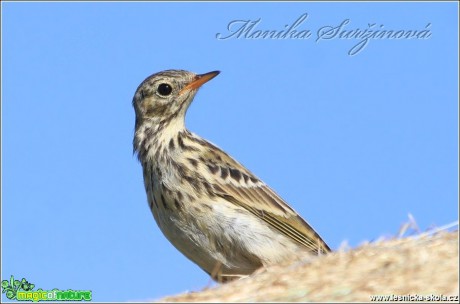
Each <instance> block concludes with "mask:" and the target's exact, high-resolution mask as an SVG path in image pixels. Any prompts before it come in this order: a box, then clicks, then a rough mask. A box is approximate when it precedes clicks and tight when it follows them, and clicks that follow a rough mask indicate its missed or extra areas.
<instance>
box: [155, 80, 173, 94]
mask: <svg viewBox="0 0 460 304" xmlns="http://www.w3.org/2000/svg"><path fill="white" fill-rule="evenodd" d="M157 92H158V94H160V95H161V96H168V95H170V94H171V92H172V87H171V85H169V84H167V83H162V84H160V85H159V86H158V90H157Z"/></svg>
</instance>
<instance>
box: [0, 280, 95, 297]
mask: <svg viewBox="0 0 460 304" xmlns="http://www.w3.org/2000/svg"><path fill="white" fill-rule="evenodd" d="M34 288H35V284H32V283H29V282H28V281H27V280H26V279H25V278H22V280H21V281H19V280H15V279H14V277H13V276H11V278H10V280H9V281H8V280H3V281H2V293H5V294H6V295H5V296H6V297H7V298H8V299H9V300H17V301H33V302H39V301H91V300H92V292H91V290H72V289H68V290H60V289H57V288H54V289H52V290H43V289H42V288H39V289H37V290H34Z"/></svg>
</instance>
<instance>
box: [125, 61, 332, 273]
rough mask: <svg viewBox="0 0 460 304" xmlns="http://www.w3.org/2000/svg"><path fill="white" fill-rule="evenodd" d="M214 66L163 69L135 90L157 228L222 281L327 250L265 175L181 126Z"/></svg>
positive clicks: (137, 144)
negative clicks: (209, 68) (193, 69)
mask: <svg viewBox="0 0 460 304" xmlns="http://www.w3.org/2000/svg"><path fill="white" fill-rule="evenodd" d="M218 74H219V72H218V71H214V72H210V73H206V74H202V75H196V74H194V73H191V72H188V71H183V70H167V71H163V72H159V73H157V74H154V75H151V76H150V77H148V78H147V79H145V80H144V81H143V82H142V83H141V84H140V85H139V87H138V88H137V90H136V93H135V94H134V98H133V106H134V110H135V113H136V125H135V135H134V141H133V145H134V151H135V152H136V153H137V154H138V158H139V161H140V162H141V164H142V168H143V173H144V185H145V190H146V192H147V200H148V203H149V207H150V209H151V211H152V213H153V216H154V218H155V220H156V222H157V224H158V226H159V227H160V229H161V231H162V232H163V233H164V235H165V236H166V237H167V238H168V240H169V241H170V242H171V243H172V244H173V245H174V246H175V247H176V248H177V249H178V250H179V251H180V252H182V253H183V254H184V255H185V256H186V257H188V258H189V259H190V260H192V261H193V262H195V263H196V264H198V266H200V267H201V268H202V269H203V270H204V271H206V272H207V273H208V274H209V275H211V277H212V278H213V279H215V280H217V281H220V282H223V281H227V280H231V279H233V278H235V277H240V276H245V275H249V274H251V273H252V272H254V271H255V270H257V269H258V268H260V267H262V266H267V265H270V264H274V263H278V262H281V261H285V260H289V259H292V258H294V257H299V256H305V255H318V254H321V253H327V252H329V251H330V249H329V247H328V245H327V244H326V243H325V242H324V241H323V240H322V239H321V237H320V236H319V235H318V234H317V233H316V232H315V230H313V228H312V227H311V226H310V225H309V224H308V223H307V222H306V221H304V220H303V219H302V218H301V217H300V216H299V215H298V214H297V212H295V211H294V210H293V209H292V208H291V207H290V206H289V205H288V204H287V203H286V202H285V201H284V200H283V199H281V198H280V197H279V196H278V195H277V194H276V193H275V192H274V191H273V190H272V189H270V188H269V187H268V186H267V185H266V184H265V183H264V182H263V181H261V180H260V179H259V178H257V177H256V176H255V175H254V174H252V173H251V172H250V171H249V170H248V169H246V168H245V167H244V166H243V165H241V164H240V163H239V162H237V161H236V160H234V159H233V158H232V157H230V156H229V155H228V154H227V153H225V152H224V151H222V150H221V149H219V148H218V147H217V146H215V145H213V144H211V143H210V142H208V141H206V140H204V139H203V138H201V137H199V136H198V135H196V134H193V133H191V132H190V131H188V130H187V129H186V128H185V114H186V111H187V109H188V107H189V105H190V104H191V102H192V100H193V98H194V97H195V94H196V93H197V90H198V88H199V87H200V86H201V85H203V84H204V83H205V82H207V81H209V80H211V79H212V78H214V77H215V76H217V75H218Z"/></svg>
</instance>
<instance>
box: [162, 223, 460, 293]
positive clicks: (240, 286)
mask: <svg viewBox="0 0 460 304" xmlns="http://www.w3.org/2000/svg"><path fill="white" fill-rule="evenodd" d="M458 261H459V260H458V231H455V232H446V231H441V232H439V233H435V234H420V235H418V236H412V237H408V238H404V239H393V240H387V241H378V242H375V243H371V244H365V245H362V246H360V247H359V248H357V249H354V250H349V251H347V250H343V249H342V250H339V251H337V252H334V253H332V254H329V255H327V256H320V257H317V258H314V259H310V260H309V261H295V262H293V263H290V264H286V265H276V266H273V267H270V268H267V269H264V270H261V271H259V272H258V273H256V274H253V275H252V276H250V277H248V278H245V279H241V280H238V281H235V282H231V283H228V284H224V285H220V286H217V287H215V288H212V289H207V290H203V291H200V292H192V293H185V294H181V295H176V296H170V297H166V298H163V299H160V300H159V301H161V302H324V301H328V302H345V301H346V302H350V301H365V302H369V301H371V298H370V296H371V295H408V294H411V295H414V294H418V295H429V294H434V295H446V296H447V295H457V296H458V291H459V287H458V286H459V280H458V279H459V277H458V275H459V265H458V264H459V262H458ZM457 302H458V297H457Z"/></svg>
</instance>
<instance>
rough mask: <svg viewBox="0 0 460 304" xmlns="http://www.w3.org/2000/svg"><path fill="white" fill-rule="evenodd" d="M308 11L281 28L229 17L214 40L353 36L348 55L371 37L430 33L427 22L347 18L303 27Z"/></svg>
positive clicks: (425, 35) (402, 37) (413, 36)
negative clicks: (407, 25) (402, 24)
mask: <svg viewBox="0 0 460 304" xmlns="http://www.w3.org/2000/svg"><path fill="white" fill-rule="evenodd" d="M308 17H309V16H308V14H307V13H304V14H302V15H300V16H299V17H298V18H297V19H295V20H294V21H293V22H291V23H289V24H286V25H285V26H284V29H273V28H269V29H267V28H263V26H264V25H263V22H262V18H259V19H255V20H251V19H247V20H231V21H229V22H228V24H227V32H226V33H217V34H216V39H217V40H230V39H246V40H286V39H293V40H308V39H311V38H312V37H313V38H312V39H314V40H315V42H316V43H319V42H321V41H323V43H324V41H328V40H334V39H337V40H344V39H345V40H354V45H353V46H352V47H351V48H350V49H349V50H348V55H350V56H354V55H356V54H358V53H360V52H361V51H362V50H363V49H364V48H365V47H366V46H367V45H368V44H369V42H370V41H371V40H426V39H429V38H430V37H431V34H432V33H431V23H430V22H427V23H426V24H425V26H424V27H421V28H418V29H387V28H386V27H385V25H384V24H379V25H377V23H375V22H373V23H367V24H366V25H364V26H363V25H361V26H358V27H356V26H353V25H352V22H351V20H350V19H343V20H342V21H341V22H339V23H337V24H334V25H324V26H320V27H319V28H317V29H316V30H311V29H308V28H306V27H305V23H306V21H307V19H308Z"/></svg>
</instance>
